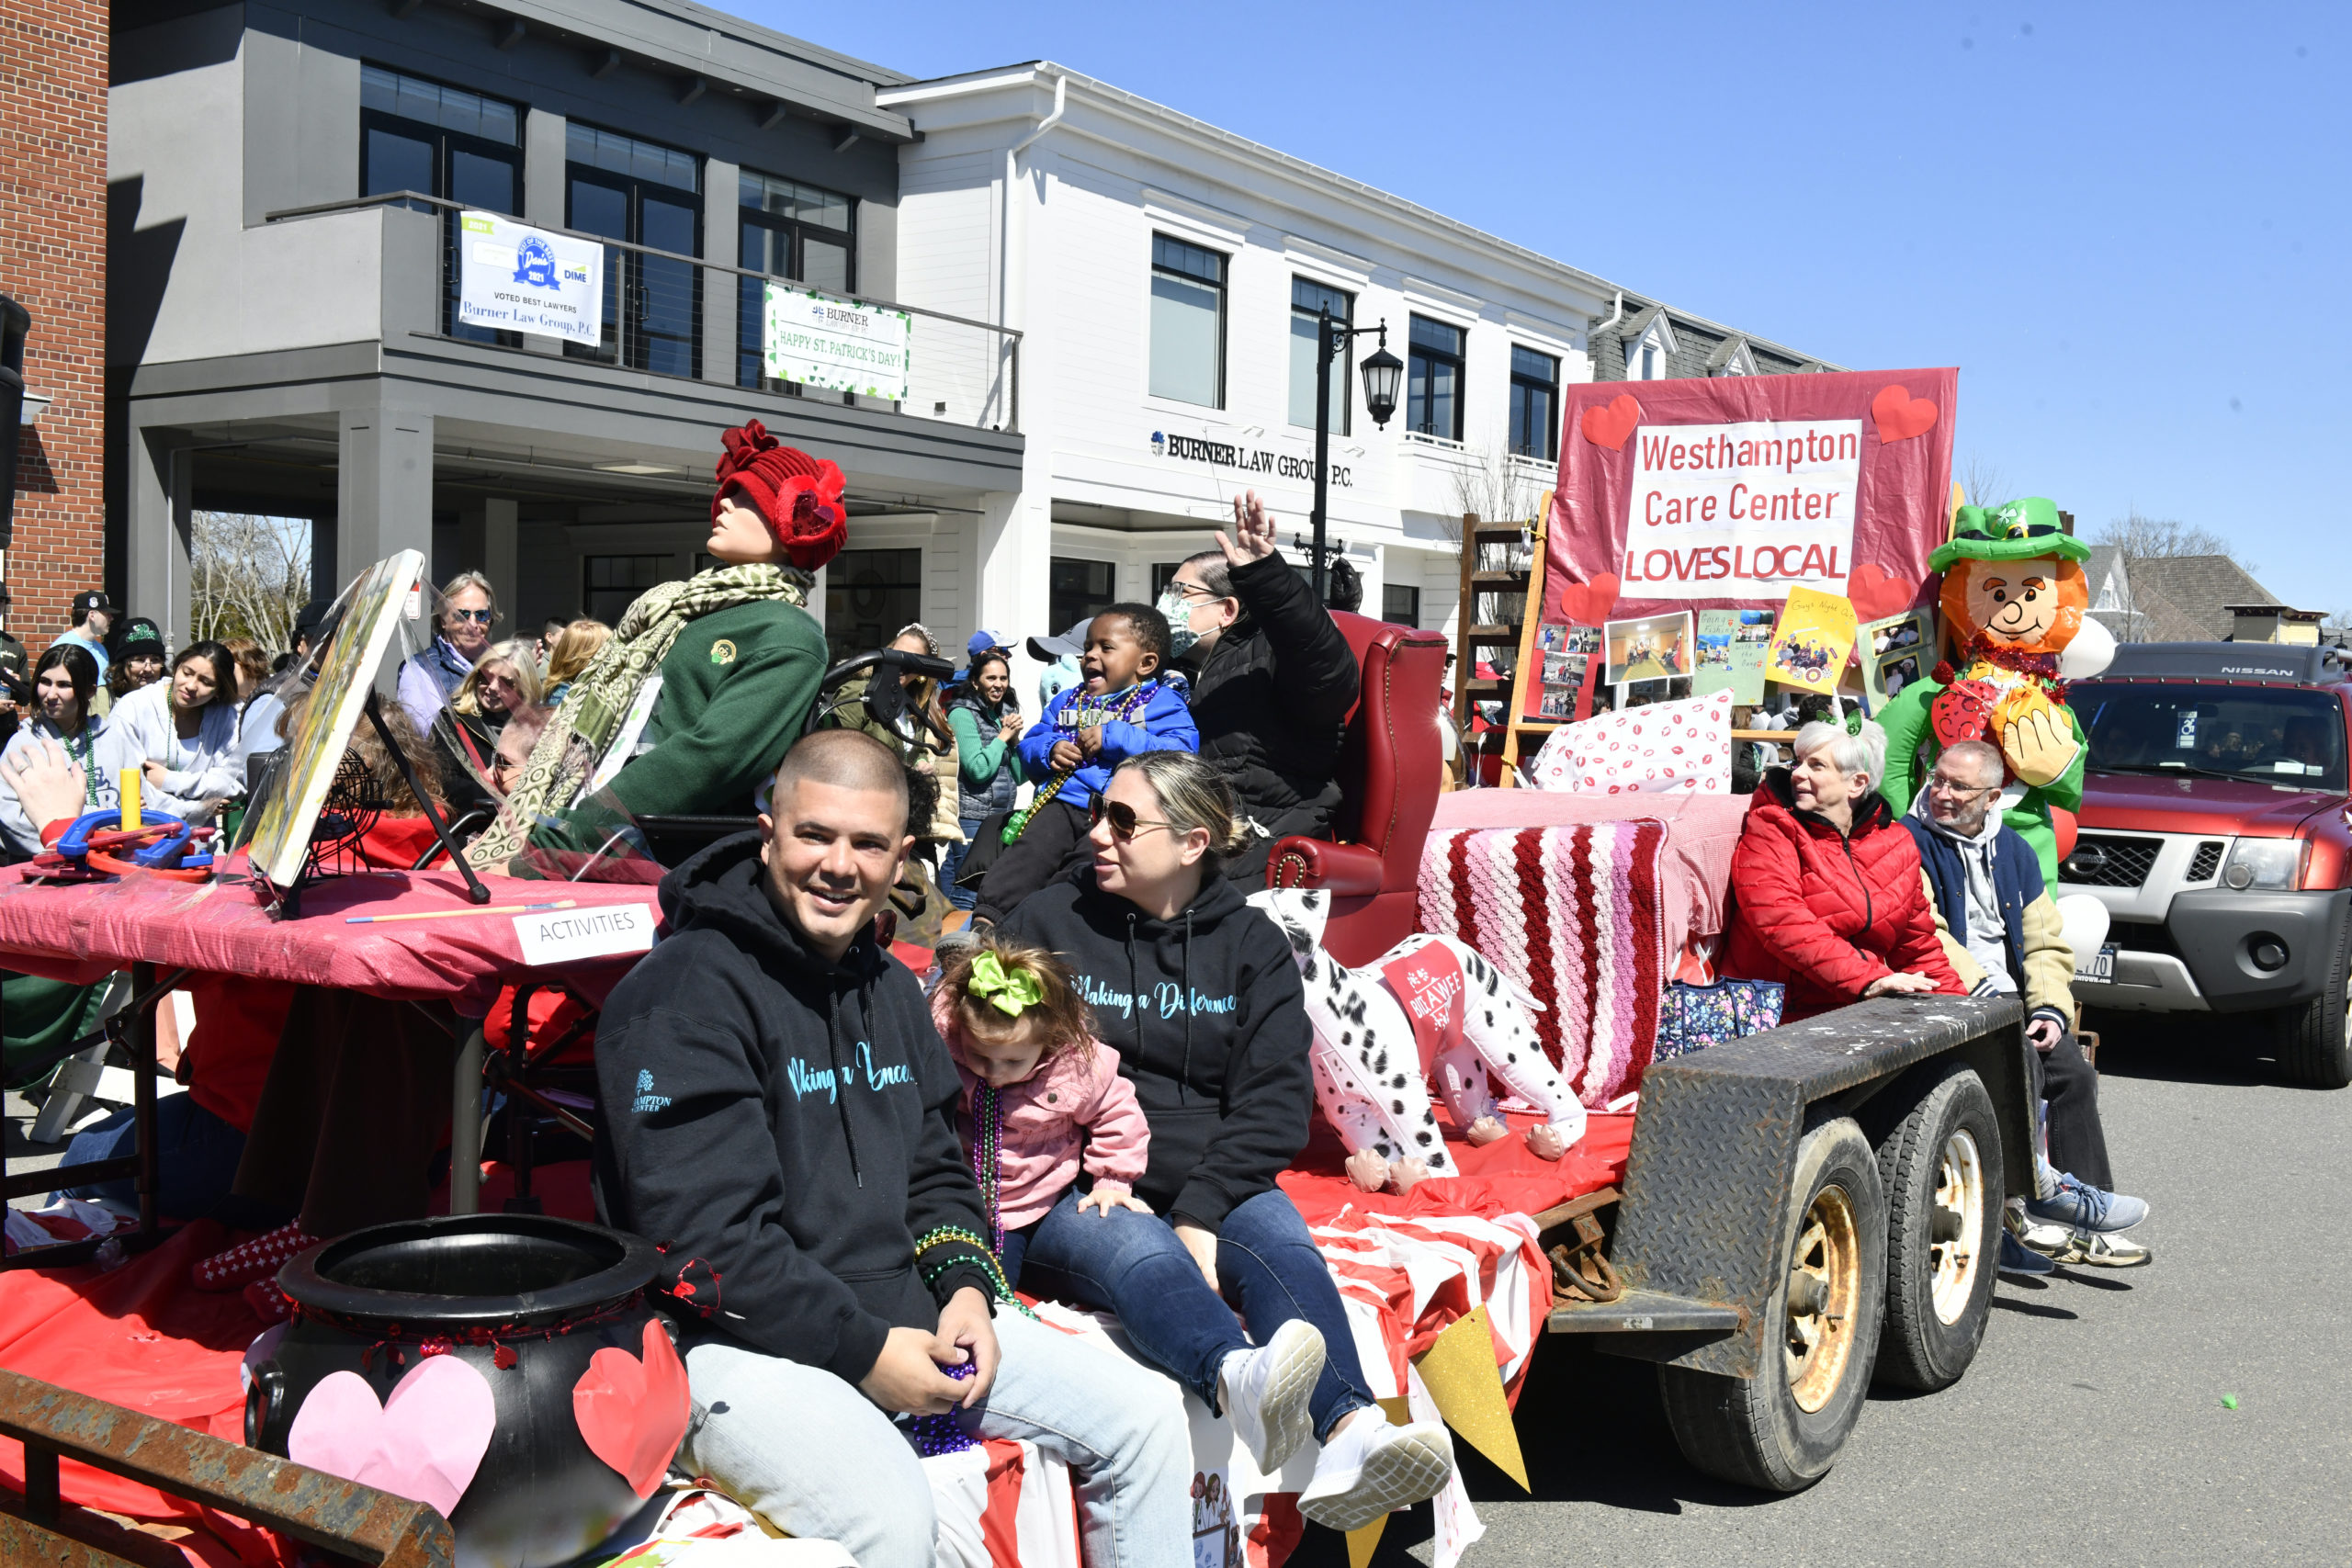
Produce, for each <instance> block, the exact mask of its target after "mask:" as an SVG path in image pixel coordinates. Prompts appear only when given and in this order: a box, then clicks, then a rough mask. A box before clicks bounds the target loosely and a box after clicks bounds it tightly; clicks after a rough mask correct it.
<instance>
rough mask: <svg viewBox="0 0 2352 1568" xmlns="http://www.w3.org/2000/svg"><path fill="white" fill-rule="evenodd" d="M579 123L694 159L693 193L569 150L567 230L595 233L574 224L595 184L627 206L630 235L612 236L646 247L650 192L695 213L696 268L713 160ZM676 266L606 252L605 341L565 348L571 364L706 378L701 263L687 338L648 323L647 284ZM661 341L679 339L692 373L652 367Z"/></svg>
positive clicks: (694, 277)
mask: <svg viewBox="0 0 2352 1568" xmlns="http://www.w3.org/2000/svg"><path fill="white" fill-rule="evenodd" d="M579 124H580V127H581V129H582V130H594V131H597V132H600V133H602V134H605V135H608V136H616V137H624V138H626V139H628V141H632V142H642V143H643V144H644V145H646V146H648V147H658V148H660V149H662V151H663V152H675V153H678V154H680V155H682V156H684V157H687V158H691V159H693V160H694V161H695V188H693V189H688V188H686V187H685V186H675V185H671V184H668V183H667V182H665V181H661V180H656V179H653V178H651V177H650V176H648V175H640V174H634V173H630V174H624V173H621V172H620V171H618V170H614V169H607V168H604V167H601V166H599V165H598V164H583V163H582V162H580V161H579V160H578V159H576V158H573V157H571V156H570V153H569V149H567V152H566V155H565V158H564V164H563V222H564V227H566V228H567V229H570V230H571V231H573V232H575V233H588V232H593V231H590V230H587V229H585V228H583V227H582V225H581V224H580V222H579V221H578V220H577V217H576V214H575V213H574V212H573V205H574V201H575V198H576V197H577V196H578V193H579V187H580V186H582V185H583V184H585V185H591V186H598V187H600V188H603V189H605V190H609V191H612V192H614V193H616V194H617V195H618V196H619V197H620V198H621V201H622V208H623V217H622V220H621V226H622V228H623V229H624V230H625V231H626V232H625V233H622V234H619V235H613V236H607V237H608V238H613V239H617V240H620V241H621V242H623V243H628V244H638V245H642V244H645V243H647V242H646V240H645V237H644V236H645V203H646V200H647V198H648V196H649V194H650V196H651V197H653V198H655V199H659V200H663V201H667V202H669V203H671V204H673V205H674V206H678V207H681V208H684V209H685V210H686V211H687V212H689V213H690V214H691V215H692V219H693V222H694V244H693V245H692V246H691V247H690V248H689V249H688V250H687V251H686V252H685V253H684V254H688V255H692V256H693V257H695V260H696V262H697V263H699V262H700V260H701V258H702V254H703V239H704V234H703V197H702V190H701V186H702V184H703V182H704V179H705V178H706V175H707V168H706V165H707V163H708V160H707V159H706V158H704V157H703V156H702V154H700V153H698V152H689V151H688V150H687V149H685V148H683V147H673V146H671V145H670V144H669V143H667V142H662V141H653V140H651V139H650V138H648V137H643V136H638V135H634V134H632V133H631V132H628V131H625V130H605V128H604V127H602V126H598V125H593V124H590V123H588V122H587V121H584V120H583V121H581V122H579ZM570 129H571V127H570V125H569V124H567V126H566V130H570ZM654 248H655V249H658V250H667V249H669V248H670V247H668V246H666V245H663V246H656V247H654ZM673 265H681V264H678V263H671V262H663V261H661V260H659V259H658V258H653V257H648V256H644V255H640V254H638V253H637V252H635V251H616V250H613V249H611V248H610V247H607V248H606V249H605V310H606V314H605V336H604V339H603V341H601V342H599V343H598V344H596V346H595V347H594V348H590V347H588V346H586V345H584V344H576V343H567V344H564V345H563V352H564V355H565V356H566V357H567V358H572V359H593V360H598V361H601V362H603V363H605V364H607V365H616V366H619V367H623V368H625V369H629V370H643V371H648V372H650V373H651V374H654V375H677V376H684V377H685V378H689V379H693V380H700V379H702V376H703V363H702V357H703V355H702V349H703V344H702V327H703V298H702V297H703V269H702V267H701V266H700V265H693V266H689V267H688V268H687V274H686V282H687V285H688V297H687V301H686V319H687V321H688V323H689V324H688V327H687V330H686V331H685V333H683V334H677V333H656V332H654V331H652V330H651V329H650V327H648V326H647V324H646V321H647V319H648V317H649V316H650V310H648V308H647V307H648V306H649V305H650V295H651V288H652V284H651V282H650V279H651V278H653V277H655V276H660V274H659V273H658V272H656V271H655V269H657V268H667V267H670V266H673ZM616 294H617V299H616ZM656 340H660V341H662V342H673V341H681V340H682V341H683V342H684V345H685V355H686V364H687V368H686V369H684V370H683V371H676V370H663V369H660V368H657V367H655V366H654V365H653V363H652V359H653V344H654V342H655V341H656Z"/></svg>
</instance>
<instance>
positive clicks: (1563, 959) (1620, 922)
mask: <svg viewBox="0 0 2352 1568" xmlns="http://www.w3.org/2000/svg"><path fill="white" fill-rule="evenodd" d="M1665 842H1666V825H1665V824H1664V823H1663V822H1660V821H1657V820H1656V819H1654V818H1635V819H1634V820H1631V821H1622V822H1585V823H1577V824H1576V825H1574V826H1569V827H1553V828H1495V829H1469V830H1463V831H1456V832H1434V833H1431V834H1430V840H1429V845H1428V847H1427V848H1426V849H1425V850H1423V851H1422V852H1421V874H1420V896H1421V897H1420V904H1421V929H1422V930H1423V931H1436V932H1442V933H1444V934H1446V935H1448V936H1455V937H1459V938H1461V939H1462V940H1463V941H1464V942H1468V943H1469V944H1470V945H1471V946H1472V947H1475V948H1476V949H1477V950H1478V951H1479V953H1482V954H1484V955H1485V956H1486V958H1487V962H1488V963H1490V964H1494V965H1495V967H1496V968H1498V969H1499V970H1501V971H1502V972H1503V973H1504V974H1506V975H1509V976H1510V977H1511V978H1513V979H1515V980H1517V981H1518V982H1520V984H1521V985H1523V986H1525V987H1527V989H1528V990H1529V991H1530V992H1532V994H1533V995H1534V997H1535V998H1536V999H1537V1000H1539V1001H1541V1002H1542V1003H1543V1004H1544V1011H1543V1012H1541V1013H1538V1014H1536V1015H1535V1018H1536V1032H1537V1033H1538V1034H1539V1035H1540V1036H1541V1037H1542V1038H1543V1041H1544V1049H1545V1050H1546V1051H1547V1052H1549V1053H1550V1054H1551V1056H1552V1059H1553V1061H1554V1062H1555V1063H1556V1064H1557V1065H1558V1066H1559V1068H1560V1071H1561V1072H1562V1074H1563V1075H1565V1076H1566V1078H1567V1080H1568V1081H1569V1083H1571V1084H1573V1085H1574V1086H1575V1087H1576V1091H1577V1099H1579V1100H1582V1101H1584V1103H1585V1104H1587V1105H1589V1106H1603V1105H1606V1104H1608V1103H1609V1102H1610V1101H1611V1100H1614V1099H1616V1098H1617V1097H1618V1096H1619V1095H1622V1094H1623V1093H1624V1092H1626V1091H1627V1090H1628V1089H1635V1088H1638V1087H1639V1085H1640V1083H1641V1077H1642V1071H1643V1069H1644V1068H1645V1067H1647V1066H1649V1060H1650V1047H1651V1044H1652V1043H1653V1042H1654V1041H1655V1040H1656V1038H1657V1008H1658V995H1659V991H1660V989H1661V988H1662V987H1663V986H1664V984H1665V979H1666V942H1665V936H1664V931H1663V925H1662V922H1661V920H1660V919H1659V879H1660V872H1659V859H1660V852H1661V850H1662V849H1663V847H1664V845H1665Z"/></svg>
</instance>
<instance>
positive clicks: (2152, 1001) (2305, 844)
mask: <svg viewBox="0 0 2352 1568" xmlns="http://www.w3.org/2000/svg"><path fill="white" fill-rule="evenodd" d="M2068 700H2069V701H2070V702H2071V703H2072V704H2073V705H2074V708H2075V715H2076V716H2077V717H2079V718H2080V719H2081V720H2082V723H2083V728H2084V731H2085V733H2086V735H2088V737H2089V739H2090V758H2089V764H2088V770H2087V772H2086V774H2085V777H2084V781H2083V809H2082V832H2081V835H2080V837H2079V838H2078V839H2077V840H2075V848H2074V852H2072V853H2071V854H2069V855H2068V856H2067V857H2066V859H2065V862H2064V863H2063V864H2062V865H2061V866H2060V867H2059V870H2058V880H2059V883H2060V887H2059V889H2058V891H2060V892H2061V893H2089V894H2092V895H2094V896H2095V897H2098V900H2099V901H2100V902H2101V903H2103V904H2105V905H2106V906H2107V909H2108V914H2109V919H2110V921H2111V924H2110V926H2109V934H2108V945H2107V947H2106V948H2105V949H2104V950H2103V951H2102V952H2100V953H2078V954H2076V967H2075V997H2076V998H2077V999H2079V1000H2080V1001H2081V1002H2082V1003H2083V1004H2084V1005H2085V1006H2086V1007H2094V1008H2104V1009H2110V1010H2118V1011H2125V1012H2184V1013H2186V1012H2207V1013H2242V1014H2251V1015H2255V1016H2256V1017H2258V1018H2260V1019H2262V1020H2264V1021H2267V1023H2268V1025H2269V1027H2270V1029H2271V1030H2272V1032H2273V1033H2274V1036H2275V1043H2276V1050H2277V1053H2278V1064H2279V1066H2280V1068H2281V1069H2282V1070H2283V1071H2284V1072H2285V1074H2286V1076H2287V1077H2289V1078H2290V1079H2292V1080H2293V1081H2295V1082H2298V1083H2305V1084H2311V1085H2313V1086H2315V1087H2319V1088H2324V1089H2342V1088H2343V1087H2345V1085H2346V1083H2352V1013H2348V1012H2347V1010H2348V1009H2352V989H2348V988H2347V985H2346V972H2347V970H2352V946H2347V943H2352V797H2347V789H2352V784H2347V779H2346V765H2347V763H2346V759H2347V756H2352V662H2347V660H2346V655H2345V654H2344V653H2342V652H2341V651H2339V650H2338V649H2332V648H2293V647H2286V646H2281V645H2277V644H2271V643H2236V642H2154V643H2126V644H2124V645H2123V646H2121V647H2120V648H2118V649H2116V650H2115V662H2114V663H2113V664H2112V665H2111V666H2109V669H2108V670H2107V671H2106V672H2105V673H2104V674H2102V675H2100V676H2098V678H2097V679H2096V680H2090V681H2082V682H2076V683H2075V686H2074V688H2073V690H2072V692H2071V693H2070V694H2069V699H2068Z"/></svg>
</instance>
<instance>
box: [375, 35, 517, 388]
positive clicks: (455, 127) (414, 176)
mask: <svg viewBox="0 0 2352 1568" xmlns="http://www.w3.org/2000/svg"><path fill="white" fill-rule="evenodd" d="M519 119H520V116H519V115H518V114H517V112H516V110H515V106H514V105H512V104H507V103H501V102H499V101H498V100H497V99H496V98H485V97H483V96H481V94H479V93H469V92H465V91H463V90H462V89H459V88H457V87H444V86H442V85H440V84H439V83H437V82H427V81H425V80H424V79H423V78H422V77H417V76H404V75H402V74H401V73H399V72H397V71H387V70H385V69H384V68H383V67H382V66H380V65H363V66H361V67H360V68H359V194H360V195H362V196H382V195H385V194H386V193H388V192H390V191H396V190H413V191H415V192H416V193H417V194H418V195H420V196H434V197H440V198H441V199H442V200H444V201H454V202H458V203H460V204H462V205H464V206H466V207H470V208H474V209H478V210H480V211H483V212H499V213H504V214H505V215H507V216H509V217H513V216H515V215H517V214H519V213H520V212H521V211H522V210H523V152H522V148H521V145H520V139H519V137H518V136H517V134H516V126H517V124H518V122H519ZM403 205H408V206H413V207H416V208H417V209H418V210H420V211H427V212H435V213H438V214H440V215H441V230H442V247H443V253H444V255H443V263H442V267H441V275H442V297H443V298H442V307H441V312H442V330H443V331H444V332H446V333H448V334H449V335H450V336H452V337H462V338H470V339H472V340H473V341H475V342H477V343H502V342H503V343H506V344H510V345H513V344H520V343H521V342H522V339H521V337H520V336H519V335H517V334H516V333H499V332H494V331H492V330H491V329H490V328H487V327H473V326H468V325H466V324H465V323H463V322H461V321H458V217H457V214H456V213H454V212H450V211H448V210H447V209H438V208H430V207H426V206H425V205H424V204H423V203H421V202H413V203H405V204H403Z"/></svg>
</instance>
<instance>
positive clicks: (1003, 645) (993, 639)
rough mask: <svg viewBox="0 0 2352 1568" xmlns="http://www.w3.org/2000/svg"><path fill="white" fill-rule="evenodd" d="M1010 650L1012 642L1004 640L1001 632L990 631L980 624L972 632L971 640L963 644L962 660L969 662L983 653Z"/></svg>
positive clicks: (1009, 651) (1007, 651)
mask: <svg viewBox="0 0 2352 1568" xmlns="http://www.w3.org/2000/svg"><path fill="white" fill-rule="evenodd" d="M1011 652H1012V643H1011V642H1009V641H1007V640H1006V638H1005V635H1004V634H1003V633H1002V632H992V631H990V630H989V629H988V628H987V627H986V626H982V627H981V628H980V629H979V630H978V631H976V632H974V633H973V634H972V640H971V641H969V642H967V643H966V644H965V645H964V662H965V663H967V664H969V663H970V662H971V661H972V660H975V659H978V657H979V656H980V655H981V654H983V653H1011Z"/></svg>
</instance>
